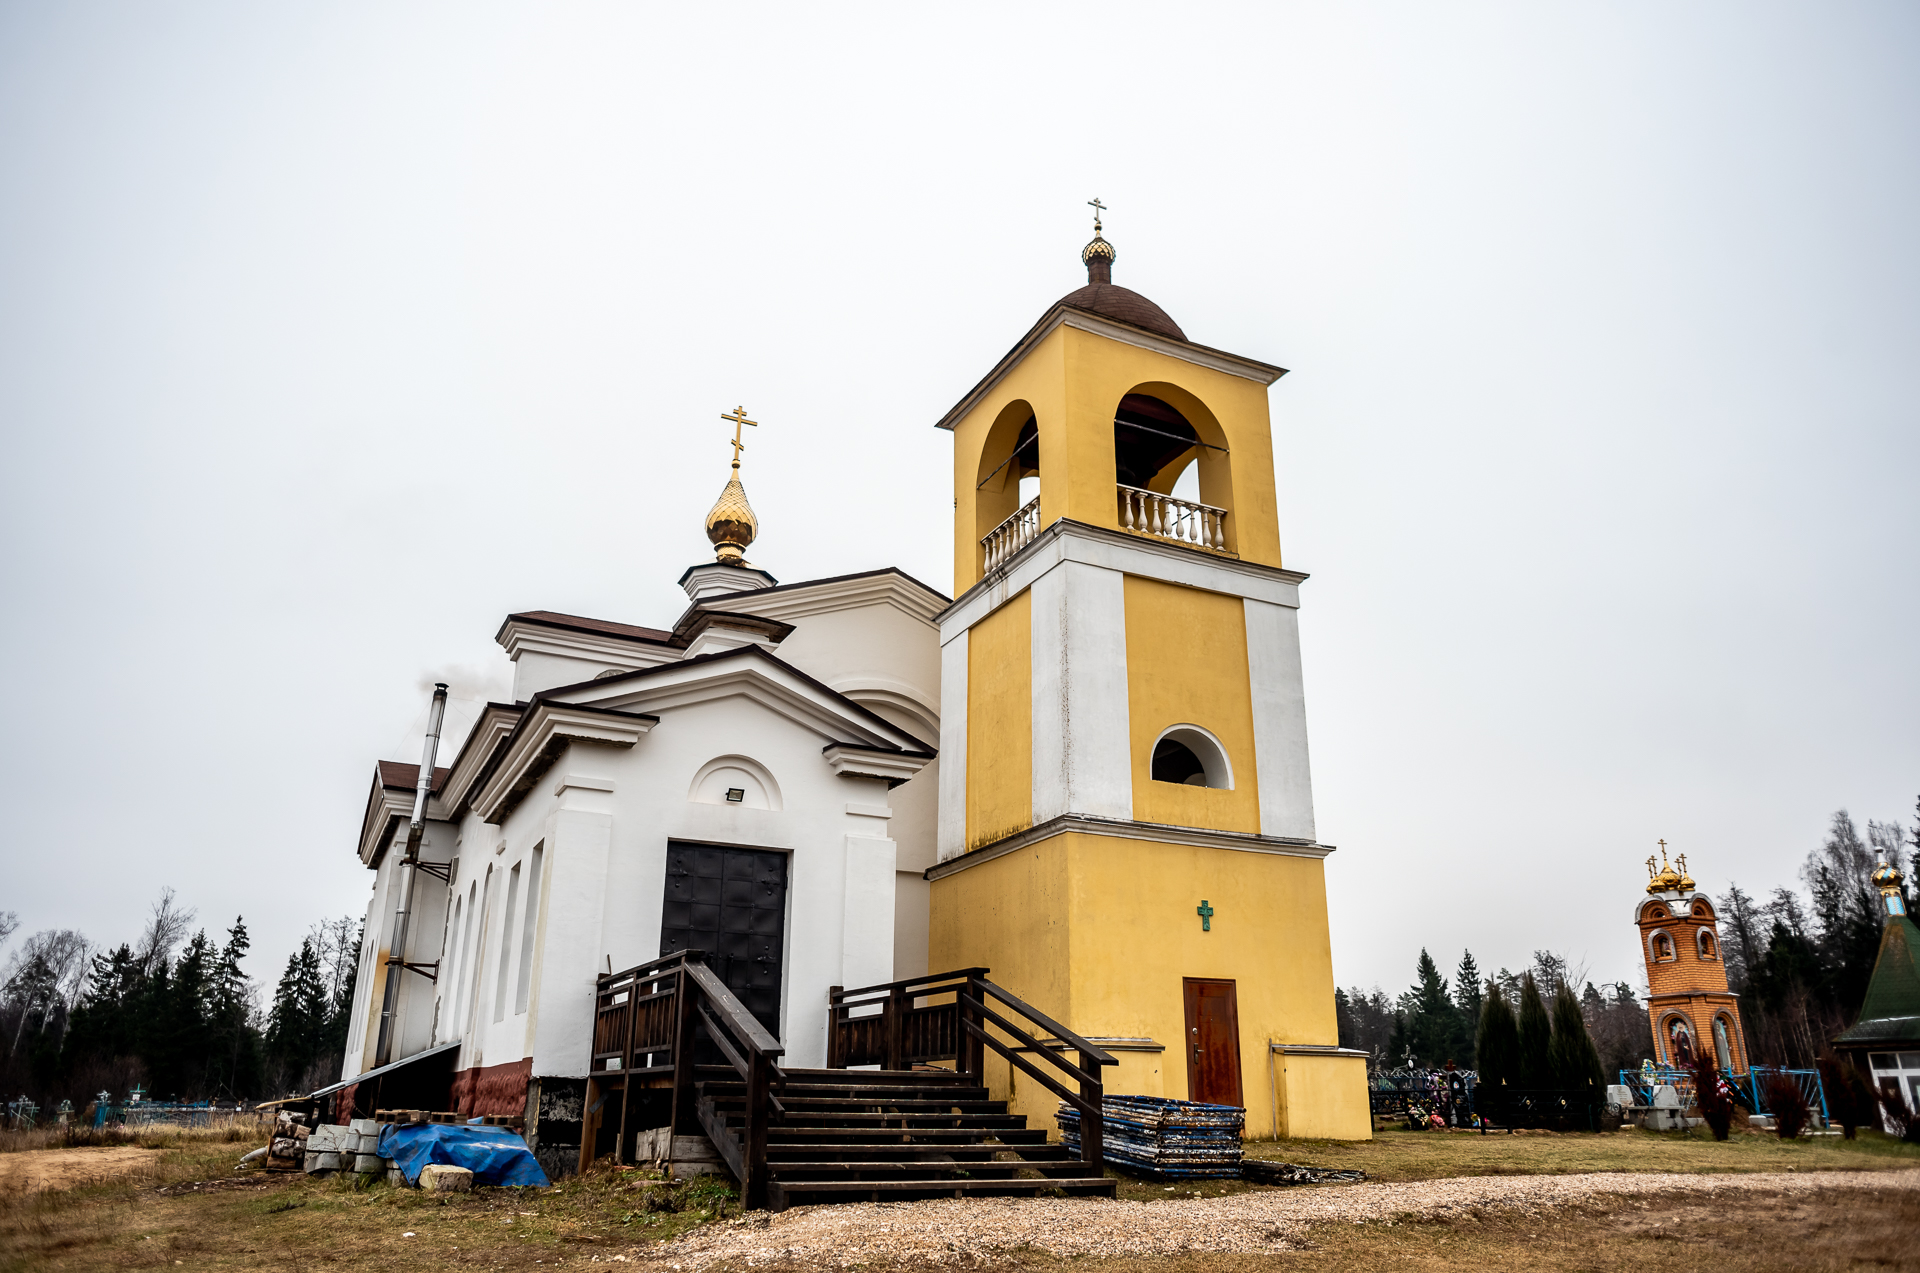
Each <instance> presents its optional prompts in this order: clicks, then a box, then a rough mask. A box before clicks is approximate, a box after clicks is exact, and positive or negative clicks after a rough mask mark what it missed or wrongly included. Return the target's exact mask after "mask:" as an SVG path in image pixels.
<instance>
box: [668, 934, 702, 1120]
mask: <svg viewBox="0 0 1920 1273" xmlns="http://www.w3.org/2000/svg"><path fill="white" fill-rule="evenodd" d="M693 953H694V952H687V953H686V954H685V955H683V956H682V957H681V963H680V967H679V969H678V970H676V971H675V973H674V976H675V977H677V978H678V979H679V990H678V991H677V992H676V993H675V994H674V996H673V1010H674V1026H673V1117H672V1119H671V1120H669V1121H670V1122H671V1123H672V1127H671V1128H670V1129H669V1131H668V1132H667V1134H668V1135H669V1136H690V1135H692V1134H693V1131H694V1129H695V1128H696V1127H698V1126H699V1125H700V1116H699V1114H698V1112H697V1111H695V1109H694V1107H693V1096H694V1086H693V1083H694V1072H693V1027H694V1024H695V1023H696V1022H697V1021H698V1020H699V1017H698V1015H697V1014H696V1013H695V1011H694V1007H695V1002H696V1000H697V999H698V997H699V991H698V990H697V989H696V988H695V986H694V981H693V978H692V977H691V976H689V975H688V973H687V964H688V963H690V962H692V958H693ZM668 1152H669V1153H671V1152H672V1142H671V1141H669V1142H668Z"/></svg>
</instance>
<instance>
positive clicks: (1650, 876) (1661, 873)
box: [1647, 840, 1693, 893]
mask: <svg viewBox="0 0 1920 1273" xmlns="http://www.w3.org/2000/svg"><path fill="white" fill-rule="evenodd" d="M1680 865H1682V866H1685V865H1686V859H1685V858H1682V859H1680ZM1683 887H1685V888H1692V887H1693V881H1692V880H1690V879H1688V878H1687V877H1686V876H1685V875H1683V874H1682V873H1680V872H1679V871H1676V870H1674V869H1673V868H1672V867H1671V866H1669V865H1667V842H1666V841H1665V840H1662V841H1660V869H1659V870H1657V871H1656V870H1654V869H1653V859H1652V858H1648V859H1647V892H1649V893H1675V892H1678V891H1679V890H1680V889H1681V888H1683Z"/></svg>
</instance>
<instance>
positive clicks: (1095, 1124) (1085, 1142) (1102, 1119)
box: [1080, 1051, 1107, 1176]
mask: <svg viewBox="0 0 1920 1273" xmlns="http://www.w3.org/2000/svg"><path fill="white" fill-rule="evenodd" d="M1080 1068H1081V1069H1082V1070H1084V1071H1086V1072H1087V1073H1088V1074H1090V1075H1093V1076H1094V1077H1093V1080H1092V1081H1091V1082H1088V1081H1086V1080H1084V1079H1083V1080H1082V1081H1081V1083H1080V1099H1081V1100H1083V1101H1085V1102H1086V1103H1087V1106H1088V1109H1087V1110H1086V1111H1083V1112H1082V1113H1081V1115H1080V1161H1081V1162H1083V1163H1085V1164H1086V1165H1087V1172H1088V1174H1089V1175H1095V1176H1097V1175H1100V1174H1102V1173H1104V1172H1105V1171H1106V1112H1107V1107H1106V1103H1105V1101H1104V1099H1103V1098H1104V1095H1105V1092H1106V1085H1105V1084H1104V1083H1102V1082H1101V1081H1100V1078H1099V1075H1100V1058H1099V1057H1097V1056H1095V1055H1094V1054H1093V1053H1091V1052H1084V1051H1083V1052H1081V1053H1080Z"/></svg>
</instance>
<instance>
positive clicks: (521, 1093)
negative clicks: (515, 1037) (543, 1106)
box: [453, 1057, 533, 1118]
mask: <svg viewBox="0 0 1920 1273" xmlns="http://www.w3.org/2000/svg"><path fill="white" fill-rule="evenodd" d="M532 1078H533V1058H532V1057H527V1058H526V1059H525V1060H521V1061H508V1062H506V1063H505V1064H504V1065H484V1066H481V1067H479V1068H478V1069H472V1070H461V1071H459V1072H458V1073H456V1074H455V1075H454V1076H453V1107H454V1108H455V1109H456V1110H458V1111H459V1112H460V1116H461V1117H462V1118H479V1117H482V1116H483V1115H487V1114H524V1113H526V1111H527V1083H528V1081H529V1080H531V1079H532Z"/></svg>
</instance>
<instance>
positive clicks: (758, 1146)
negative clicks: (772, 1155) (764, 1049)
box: [740, 1048, 768, 1209]
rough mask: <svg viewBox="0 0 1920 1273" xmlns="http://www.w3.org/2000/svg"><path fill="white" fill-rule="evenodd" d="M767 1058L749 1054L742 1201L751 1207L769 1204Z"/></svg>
mask: <svg viewBox="0 0 1920 1273" xmlns="http://www.w3.org/2000/svg"><path fill="white" fill-rule="evenodd" d="M767 1079H768V1075H767V1058H766V1057H765V1055H763V1054H762V1053H761V1052H760V1050H759V1049H757V1048H754V1049H750V1050H749V1051H748V1053H747V1127H746V1143H745V1144H744V1145H742V1146H741V1148H742V1150H743V1151H744V1152H743V1153H742V1154H741V1158H742V1160H743V1161H744V1162H745V1163H746V1166H747V1178H746V1179H745V1180H743V1181H741V1182H740V1193H741V1200H742V1201H743V1202H744V1203H745V1204H746V1205H747V1206H748V1207H751V1208H756V1209H757V1208H761V1207H764V1206H766V1205H767V1116H768V1110H767Z"/></svg>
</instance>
